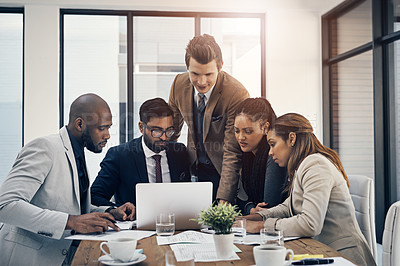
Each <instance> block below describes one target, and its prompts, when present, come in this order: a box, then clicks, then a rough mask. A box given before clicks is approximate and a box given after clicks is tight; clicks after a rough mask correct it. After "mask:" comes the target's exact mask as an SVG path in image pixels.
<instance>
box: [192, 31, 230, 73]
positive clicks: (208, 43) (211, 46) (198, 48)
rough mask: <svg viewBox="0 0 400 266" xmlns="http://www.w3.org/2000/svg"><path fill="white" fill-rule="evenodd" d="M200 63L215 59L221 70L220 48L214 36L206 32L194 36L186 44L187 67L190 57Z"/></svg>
mask: <svg viewBox="0 0 400 266" xmlns="http://www.w3.org/2000/svg"><path fill="white" fill-rule="evenodd" d="M191 57H192V58H193V59H195V60H196V61H197V62H199V63H200V64H208V63H210V62H211V61H212V60H214V59H215V61H216V63H217V68H218V70H221V68H222V65H223V63H224V61H223V60H222V52H221V48H220V47H219V45H218V44H217V42H216V41H215V39H214V37H213V36H211V35H208V34H203V35H199V36H195V37H194V38H193V39H191V40H190V41H189V43H188V45H187V46H186V54H185V62H186V67H187V68H189V61H190V58H191Z"/></svg>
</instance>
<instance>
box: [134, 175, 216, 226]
mask: <svg viewBox="0 0 400 266" xmlns="http://www.w3.org/2000/svg"><path fill="white" fill-rule="evenodd" d="M212 191H213V188H212V183H211V182H178V183H140V184H136V227H137V229H142V230H156V216H157V215H158V214H160V213H162V212H173V213H175V230H187V229H200V227H201V225H200V224H198V223H197V222H195V221H191V220H190V219H193V218H197V217H198V215H199V213H200V211H202V210H204V209H206V208H208V207H210V206H211V203H212V202H211V201H212Z"/></svg>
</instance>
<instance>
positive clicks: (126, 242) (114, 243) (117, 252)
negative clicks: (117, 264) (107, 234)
mask: <svg viewBox="0 0 400 266" xmlns="http://www.w3.org/2000/svg"><path fill="white" fill-rule="evenodd" d="M104 245H106V246H107V247H108V249H109V250H110V253H108V252H106V251H105V250H104V249H103V246H104ZM136 245H137V240H136V239H134V238H129V237H121V238H114V239H110V240H108V242H101V244H100V249H101V251H103V253H105V254H107V255H109V256H111V257H112V258H113V259H116V260H120V261H122V262H128V261H132V260H133V259H134V257H135V255H136V254H135V250H136Z"/></svg>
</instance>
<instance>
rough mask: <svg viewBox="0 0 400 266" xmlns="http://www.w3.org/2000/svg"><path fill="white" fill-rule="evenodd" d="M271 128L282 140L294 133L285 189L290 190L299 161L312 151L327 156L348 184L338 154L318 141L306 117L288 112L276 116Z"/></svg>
mask: <svg viewBox="0 0 400 266" xmlns="http://www.w3.org/2000/svg"><path fill="white" fill-rule="evenodd" d="M271 130H273V131H274V132H275V135H276V136H278V137H280V138H282V139H283V140H284V141H287V140H288V138H289V134H290V133H291V132H293V133H295V134H296V142H295V143H294V146H293V150H292V152H291V154H290V157H289V161H288V165H287V168H288V174H289V186H288V187H287V190H289V191H290V189H291V187H292V184H293V177H294V173H295V171H296V170H297V169H298V168H299V166H300V164H301V162H302V161H303V160H304V159H305V158H306V157H307V156H308V155H311V154H314V153H321V154H322V155H323V156H325V157H326V158H328V159H329V160H330V161H331V162H332V163H333V164H334V165H335V166H336V168H337V169H338V170H339V171H340V172H341V173H342V175H343V178H344V179H345V180H346V183H347V186H350V184H349V180H348V179H347V175H346V172H345V171H344V168H343V165H342V163H341V162H340V158H339V155H338V154H337V153H336V152H335V151H334V150H332V149H330V148H328V147H325V146H324V145H322V144H321V142H319V140H318V139H317V137H316V136H315V135H314V133H313V128H312V126H311V124H310V121H308V120H307V118H305V117H304V116H302V115H300V114H296V113H288V114H285V115H282V116H280V117H278V118H277V119H276V120H275V123H273V124H272V125H271Z"/></svg>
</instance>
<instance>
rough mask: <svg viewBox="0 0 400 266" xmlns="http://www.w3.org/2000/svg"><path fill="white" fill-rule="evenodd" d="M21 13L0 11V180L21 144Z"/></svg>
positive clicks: (4, 175)
mask: <svg viewBox="0 0 400 266" xmlns="http://www.w3.org/2000/svg"><path fill="white" fill-rule="evenodd" d="M22 43H23V15H22V14H6V13H0V124H1V125H2V126H1V130H0V183H2V182H3V180H4V178H5V177H6V176H7V174H8V172H9V171H10V169H11V166H12V164H13V163H14V161H15V158H16V157H17V154H18V152H19V150H20V149H21V147H22V53H23V51H22Z"/></svg>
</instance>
